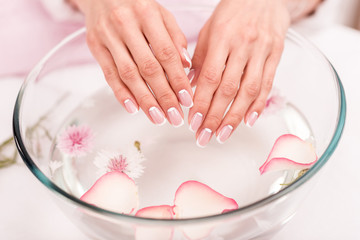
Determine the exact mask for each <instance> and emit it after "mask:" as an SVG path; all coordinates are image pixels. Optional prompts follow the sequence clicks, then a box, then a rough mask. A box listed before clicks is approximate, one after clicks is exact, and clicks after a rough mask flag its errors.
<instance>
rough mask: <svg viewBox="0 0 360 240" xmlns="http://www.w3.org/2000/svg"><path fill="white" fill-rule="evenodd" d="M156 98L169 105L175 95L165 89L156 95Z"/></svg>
mask: <svg viewBox="0 0 360 240" xmlns="http://www.w3.org/2000/svg"><path fill="white" fill-rule="evenodd" d="M156 98H157V100H158V101H159V102H160V103H161V104H165V105H168V104H170V103H172V102H173V100H174V95H173V93H172V92H171V91H163V92H162V93H160V94H158V95H156Z"/></svg>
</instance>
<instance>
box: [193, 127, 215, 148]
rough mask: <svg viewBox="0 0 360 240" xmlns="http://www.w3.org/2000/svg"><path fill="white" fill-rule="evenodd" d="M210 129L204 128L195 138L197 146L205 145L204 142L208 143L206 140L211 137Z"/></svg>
mask: <svg viewBox="0 0 360 240" xmlns="http://www.w3.org/2000/svg"><path fill="white" fill-rule="evenodd" d="M211 132H212V131H211V130H210V129H209V128H204V129H203V130H202V131H201V133H200V135H199V137H198V138H197V141H196V144H197V145H198V146H199V147H202V148H203V147H205V146H206V144H208V142H209V141H210V138H211Z"/></svg>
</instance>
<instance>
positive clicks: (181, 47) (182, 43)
mask: <svg viewBox="0 0 360 240" xmlns="http://www.w3.org/2000/svg"><path fill="white" fill-rule="evenodd" d="M162 14H163V21H164V24H165V27H166V29H167V31H168V33H169V35H170V37H171V39H172V41H173V42H174V45H175V47H176V48H177V51H178V52H179V54H180V57H181V61H182V64H183V67H185V68H189V69H191V67H192V62H191V57H190V54H189V52H188V51H187V41H186V37H185V35H184V33H183V32H182V30H181V29H180V27H179V25H178V24H177V22H176V19H175V18H174V16H173V15H172V14H171V13H170V12H169V11H168V10H166V9H165V8H162Z"/></svg>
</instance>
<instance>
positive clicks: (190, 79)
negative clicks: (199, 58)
mask: <svg viewBox="0 0 360 240" xmlns="http://www.w3.org/2000/svg"><path fill="white" fill-rule="evenodd" d="M187 77H188V79H189V82H190V83H191V82H192V81H193V80H194V77H195V69H191V70H190V72H189V73H188V75H187Z"/></svg>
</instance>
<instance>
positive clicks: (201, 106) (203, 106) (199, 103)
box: [194, 99, 210, 113]
mask: <svg viewBox="0 0 360 240" xmlns="http://www.w3.org/2000/svg"><path fill="white" fill-rule="evenodd" d="M194 106H196V107H197V109H198V111H199V112H201V113H206V112H207V109H208V108H209V106H210V103H209V102H208V101H205V100H203V99H196V100H194Z"/></svg>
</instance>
